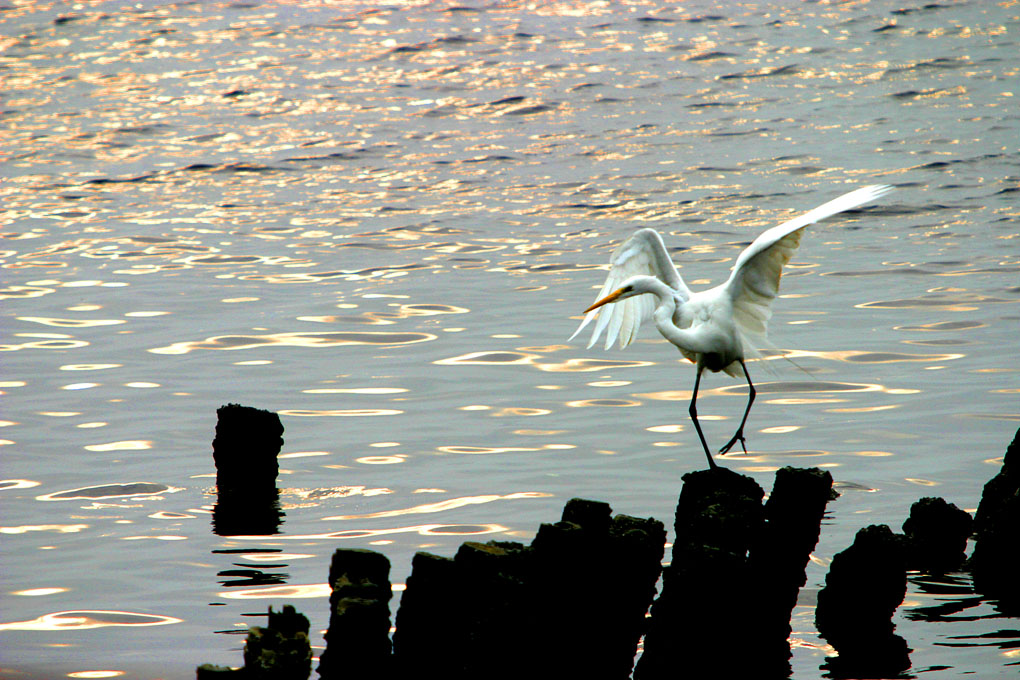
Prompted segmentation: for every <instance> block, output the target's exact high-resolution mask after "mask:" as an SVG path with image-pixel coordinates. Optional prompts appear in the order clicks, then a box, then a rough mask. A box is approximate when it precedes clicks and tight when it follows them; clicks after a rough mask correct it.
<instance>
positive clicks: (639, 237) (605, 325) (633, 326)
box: [570, 228, 691, 349]
mask: <svg viewBox="0 0 1020 680" xmlns="http://www.w3.org/2000/svg"><path fill="white" fill-rule="evenodd" d="M609 264H610V269H609V276H607V277H606V283H605V285H603V286H602V290H601V291H600V292H599V294H598V297H596V298H595V299H596V300H599V299H602V298H604V297H605V296H606V295H609V294H610V293H612V292H613V291H614V290H616V289H617V288H619V287H620V286H621V285H622V284H623V282H624V281H626V280H627V279H629V278H630V277H631V276H636V275H638V274H644V275H647V276H654V277H656V278H658V279H659V280H660V281H663V282H664V283H665V284H666V285H668V286H669V287H670V288H672V289H673V290H675V291H677V294H678V295H679V296H680V298H681V299H682V300H685V301H686V300H687V299H688V298H689V297H690V295H691V292H690V291H689V290H688V289H687V286H686V285H684V282H683V279H681V278H680V273H679V272H677V270H676V265H674V264H673V260H672V259H670V257H669V252H668V251H667V250H666V246H665V245H664V244H663V242H662V237H661V236H659V233H658V232H657V231H655V230H654V229H647V228H646V229H639V230H638V231H636V232H635V233H634V235H633V236H631V237H630V238H628V239H627V240H626V241H624V242H623V243H621V244H620V246H619V247H618V248H617V249H616V250H615V251H614V252H613V256H612V257H611V258H610V260H609ZM655 304H656V303H655V297H654V296H652V295H638V296H635V297H632V298H628V299H626V300H621V301H620V302H617V303H615V304H612V305H606V306H605V307H602V308H600V309H596V310H594V311H591V312H588V314H586V315H585V317H584V321H582V322H581V325H580V326H578V327H577V330H576V331H574V334H573V335H571V336H570V339H571V340H573V339H574V338H575V337H576V336H577V334H578V333H580V332H581V331H582V330H583V329H584V328H585V326H587V325H588V324H589V323H591V322H592V320H593V319H595V318H596V317H598V321H597V322H596V324H595V328H594V330H593V331H592V335H591V341H590V342H589V343H588V347H591V346H592V345H594V344H595V343H596V342H597V341H598V339H599V336H601V335H602V333H603V331H607V332H606V344H605V347H606V349H609V348H610V347H611V346H612V344H613V342H615V341H616V340H617V339H619V341H620V347H621V348H623V347H626V346H627V345H629V344H630V343H631V342H632V341H633V340H634V338H635V337H637V333H638V328H640V327H641V324H642V323H643V322H645V321H646V320H648V319H650V318H652V312H654V311H655Z"/></svg>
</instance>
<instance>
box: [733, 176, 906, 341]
mask: <svg viewBox="0 0 1020 680" xmlns="http://www.w3.org/2000/svg"><path fill="white" fill-rule="evenodd" d="M892 190H893V188H892V187H891V186H888V185H885V184H873V185H871V186H866V187H862V188H860V189H857V190H856V191H851V192H850V193H848V194H844V195H842V196H840V197H839V198H835V199H833V200H831V201H829V202H828V203H825V204H823V205H820V206H818V207H817V208H815V209H814V210H810V211H808V212H806V213H804V214H803V215H800V216H799V217H795V218H793V219H792V220H789V221H788V222H784V223H783V224H780V225H779V226H777V227H772V228H771V229H768V230H767V231H765V232H763V233H762V234H761V235H760V236H758V238H756V239H755V240H754V241H753V242H752V243H751V245H749V246H748V247H747V248H745V249H744V251H743V252H742V253H740V256H739V257H737V262H736V264H734V265H733V272H732V273H731V274H730V277H729V279H727V281H726V283H724V284H723V285H722V287H723V288H725V289H726V291H727V292H728V293H729V295H730V299H731V300H732V301H733V318H734V320H735V321H736V322H737V326H738V327H739V329H740V331H741V332H742V333H743V334H744V335H745V336H747V338H748V339H749V340H751V341H752V342H753V343H755V344H756V346H758V347H767V346H769V345H768V342H767V333H766V332H767V324H768V320H769V318H770V317H771V316H772V301H773V300H774V299H775V297H776V295H777V294H778V292H779V279H780V276H781V275H782V273H783V265H785V264H786V263H787V262H789V261H790V258H791V257H792V256H793V253H794V252H795V251H796V250H797V246H798V245H800V237H801V235H802V234H803V231H804V228H805V227H807V226H808V225H810V224H814V223H815V222H818V221H819V220H823V219H825V218H826V217H830V216H832V215H835V214H836V213H839V212H843V211H844V210H852V209H854V208H857V207H859V206H861V205H864V204H865V203H869V202H871V201H874V200H876V199H878V198H881V197H882V196H885V195H886V194H887V193H889V192H890V191H892Z"/></svg>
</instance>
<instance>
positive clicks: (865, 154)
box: [0, 1, 1020, 679]
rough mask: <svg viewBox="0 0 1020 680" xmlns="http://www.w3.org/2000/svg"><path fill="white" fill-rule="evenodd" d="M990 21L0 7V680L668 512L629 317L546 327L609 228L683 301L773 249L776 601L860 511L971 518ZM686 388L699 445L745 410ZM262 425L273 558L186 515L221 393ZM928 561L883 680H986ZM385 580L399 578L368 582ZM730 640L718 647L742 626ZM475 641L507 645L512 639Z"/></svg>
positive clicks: (94, 671) (84, 669)
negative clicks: (820, 474) (643, 236)
mask: <svg viewBox="0 0 1020 680" xmlns="http://www.w3.org/2000/svg"><path fill="white" fill-rule="evenodd" d="M1018 17H1020V6H1018V5H1016V4H1015V3H1009V2H1003V3H991V2H940V3H931V4H923V5H922V4H921V3H915V4H903V3H897V2H882V1H878V2H870V3H852V2H847V3H839V4H821V3H817V4H816V3H779V4H778V5H775V6H771V5H768V4H765V5H763V4H759V3H719V4H718V5H712V4H710V3H706V2H691V3H684V4H681V5H677V6H676V7H669V6H666V7H660V6H658V5H652V4H644V3H622V2H609V3H595V2H592V3H584V2H563V3H536V4H527V3H518V2H504V3H499V4H495V3H491V4H490V3H474V4H463V5H458V4H444V3H430V2H422V3H412V2H408V3H389V4H386V5H385V6H381V5H378V6H377V5H374V4H369V3H366V4H359V3H353V2H350V3H348V2H343V3H318V2H288V3H271V2H244V3H240V2H238V3H217V2H202V3H198V2H196V3H179V4H163V3H157V2H138V3H132V4H123V3H113V2H82V3H76V4H73V5H71V4H66V3H49V4H46V3H8V4H6V5H2V6H0V45H2V47H3V52H2V54H0V79H2V87H0V92H2V104H0V126H2V127H0V130H2V136H3V140H4V142H3V144H2V145H0V173H2V180H3V181H2V184H0V197H2V203H0V220H2V225H0V237H2V239H3V240H2V243H0V257H2V261H0V266H2V267H3V277H2V280H0V283H2V290H0V297H3V298H4V299H3V302H2V305H3V306H2V307H0V313H2V315H3V318H2V327H0V333H2V337H0V343H2V345H0V350H3V353H2V354H0V371H2V374H0V390H2V391H3V401H2V402H0V403H2V408H3V412H2V416H0V419H2V422H0V424H2V425H3V426H4V427H3V428H2V429H0V437H2V441H0V443H2V444H3V446H2V448H0V452H2V458H0V461H2V465H3V467H2V477H3V479H4V480H5V481H3V482H2V483H0V504H2V505H0V512H2V517H3V520H2V522H3V526H2V527H0V532H2V533H3V535H2V538H0V550H2V574H3V576H2V579H3V588H2V597H3V605H2V610H0V611H2V615H0V650H2V651H0V655H2V656H0V659H2V663H0V668H2V671H0V673H2V675H3V677H19V678H22V677H24V678H53V677H63V676H70V677H93V678H95V677H125V678H156V677H165V678H184V677H190V676H191V675H192V673H193V668H194V666H195V665H197V664H198V663H201V662H214V663H220V664H234V665H237V664H239V663H240V661H241V654H240V649H241V646H242V644H243V637H242V635H243V632H244V631H245V630H246V629H247V626H248V625H251V624H258V623H261V622H262V621H263V619H261V618H260V617H259V614H260V613H263V612H264V611H265V609H266V607H267V606H269V605H274V606H277V607H278V606H279V605H280V604H282V603H285V602H289V603H293V604H295V605H296V606H297V607H298V609H299V610H301V611H303V612H304V613H306V614H307V615H309V617H310V618H311V619H312V630H313V644H315V645H321V643H322V638H321V631H322V629H323V628H325V625H326V621H327V612H326V610H327V602H326V587H325V580H326V575H327V569H328V558H329V556H330V555H331V554H332V551H333V550H334V549H335V548H336V547H338V546H345V547H364V548H372V549H375V550H380V551H382V552H384V553H385V554H386V555H387V556H388V557H389V558H390V560H391V561H392V563H393V579H394V581H395V582H398V583H400V582H402V581H403V579H404V578H405V577H406V575H407V573H408V571H409V567H410V559H411V556H412V555H413V553H414V552H415V551H417V550H422V549H425V550H430V551H433V552H436V553H439V554H444V555H451V554H453V552H454V551H455V550H456V548H457V546H458V545H459V544H460V543H461V542H462V541H464V540H490V539H510V540H513V539H517V540H525V541H526V540H529V539H530V537H531V536H532V535H533V534H534V532H535V530H536V529H537V527H538V524H539V523H540V522H544V521H552V520H555V519H557V518H558V517H559V512H560V510H561V508H562V506H563V504H564V503H565V502H566V500H568V499H569V498H572V497H575V496H580V497H586V498H595V499H600V500H606V501H608V502H609V503H610V504H611V505H612V506H613V508H614V510H615V511H617V512H625V513H628V514H632V515H638V516H654V517H657V518H659V519H662V520H664V521H666V522H667V525H668V524H670V521H671V520H670V518H671V516H672V511H673V506H674V504H675V500H676V496H677V493H678V492H679V488H680V476H681V475H682V474H684V473H685V472H688V471H690V470H693V469H697V468H699V467H700V466H702V465H703V464H704V458H703V454H702V453H701V450H700V446H699V444H698V442H697V438H696V435H695V433H694V431H693V429H692V428H691V427H690V425H689V421H688V419H687V400H688V399H689V397H690V390H691V388H692V383H693V377H694V376H693V371H692V370H691V368H690V366H689V365H686V364H683V363H681V362H680V361H679V357H678V355H677V353H676V352H675V350H674V349H673V348H672V347H669V346H668V344H667V343H665V342H664V341H663V340H661V339H660V338H659V337H658V335H657V334H656V333H655V331H654V329H649V331H648V332H646V333H645V334H644V335H643V339H642V340H640V341H639V342H637V343H636V344H635V345H633V346H631V347H630V348H628V349H627V350H625V351H619V350H612V351H609V352H604V351H602V350H601V349H592V350H586V349H585V348H584V343H581V342H577V341H575V342H573V343H567V342H566V338H568V337H569V336H570V334H571V333H572V332H573V329H574V327H575V326H576V324H577V322H578V320H579V318H580V317H579V314H580V311H581V310H582V309H583V308H584V307H585V306H587V305H588V304H589V303H590V302H591V300H592V299H593V297H594V295H595V293H596V290H597V288H598V286H600V285H601V283H602V280H603V278H604V276H605V272H604V266H605V263H606V261H607V260H608V257H609V254H610V253H611V252H612V248H613V244H614V243H616V242H617V241H619V240H620V239H622V238H624V237H626V236H627V235H628V234H629V233H631V232H632V231H633V230H634V229H636V228H639V227H645V226H652V227H655V228H656V229H658V230H660V231H661V232H662V233H663V234H664V237H665V240H666V242H667V245H669V246H670V247H671V248H673V249H674V250H673V255H674V258H675V259H676V261H677V262H678V264H679V265H680V266H681V271H682V274H683V276H684V278H685V280H686V281H687V282H688V284H690V285H692V287H696V288H700V287H702V286H704V285H705V284H708V283H718V282H719V281H721V280H722V279H723V277H724V276H725V275H726V273H727V271H728V268H729V266H730V265H731V264H732V261H733V259H734V258H735V257H736V255H737V254H738V253H739V251H740V249H741V248H742V247H743V245H744V244H746V243H748V242H749V241H750V240H751V239H752V238H753V237H754V236H755V235H756V234H757V233H758V232H760V231H761V230H763V229H764V228H767V227H768V226H771V225H773V224H777V223H778V222H780V221H782V220H783V219H786V218H788V217H791V216H793V215H794V214H796V213H797V212H798V211H802V210H806V209H808V208H811V207H813V206H815V205H818V204H820V203H822V202H824V201H826V200H828V199H830V198H833V197H835V196H837V195H839V194H840V193H843V192H845V191H849V190H850V189H852V188H855V187H857V186H862V185H865V184H873V183H889V184H894V185H896V186H897V188H898V191H897V192H896V193H895V194H894V195H892V196H891V197H889V198H887V199H885V200H883V202H882V203H881V204H880V205H876V206H874V207H870V208H868V209H866V210H863V211H859V212H856V213H853V214H849V215H845V216H842V217H840V218H838V219H834V220H832V221H830V222H827V223H824V224H821V225H817V226H814V227H811V228H810V229H809V230H808V234H807V236H806V237H805V239H804V242H803V243H802V246H801V249H800V251H799V252H798V254H797V255H796V257H795V258H794V260H793V262H791V265H790V266H789V267H788V269H787V273H786V276H785V278H784V282H783V291H782V292H783V297H782V299H780V300H777V303H776V305H775V307H774V310H775V316H774V317H773V320H772V335H773V337H774V339H775V342H776V343H777V344H778V345H779V346H780V347H782V348H784V349H788V350H790V352H789V356H790V357H791V358H792V359H794V360H795V361H796V362H797V364H798V365H799V366H801V367H802V368H803V369H804V370H799V369H798V368H796V367H793V366H791V365H790V364H788V363H787V362H783V361H772V362H768V363H769V364H770V365H773V366H775V370H774V371H771V372H770V371H768V370H766V368H765V367H763V366H761V365H760V364H755V365H752V366H751V370H752V374H753V375H754V376H755V378H756V380H757V384H758V387H759V399H758V402H757V403H756V405H755V408H754V410H753V411H752V413H751V418H750V420H749V423H748V443H749V447H750V455H747V456H744V455H729V456H726V457H724V458H723V459H721V461H720V462H721V463H722V464H724V465H726V466H728V467H732V468H734V469H737V470H739V471H741V472H744V473H746V474H749V475H751V476H753V477H755V478H756V479H757V480H758V481H759V483H761V484H762V485H763V486H764V487H765V488H769V487H770V486H771V480H772V472H773V471H774V470H775V469H776V468H778V467H781V466H783V465H789V464H793V465H818V466H822V467H825V468H827V469H829V470H831V472H832V473H833V475H834V476H835V477H836V479H837V480H838V483H839V485H840V488H841V490H842V492H843V495H842V497H841V498H840V499H839V500H838V501H836V502H834V503H833V504H831V505H830V517H829V519H828V520H827V522H826V525H825V527H824V530H823V535H822V539H821V541H820V543H819V545H818V548H817V550H816V553H815V561H814V562H813V563H812V564H811V565H810V566H809V573H808V585H807V587H806V589H805V591H804V593H803V597H802V606H800V607H798V609H797V611H796V613H795V619H794V636H793V642H794V645H795V650H794V659H793V665H794V677H795V678H802V679H807V678H816V677H820V675H821V671H820V670H819V666H820V665H821V664H822V663H823V662H824V660H825V655H826V651H827V650H826V649H825V647H824V643H823V641H821V640H820V639H819V638H818V637H817V635H816V633H815V631H814V626H813V611H812V609H811V604H812V602H813V595H814V593H815V592H816V591H817V589H818V588H819V587H820V586H821V585H822V584H823V583H824V576H825V571H826V565H827V563H828V561H829V560H830V559H831V558H832V555H833V554H834V553H836V552H838V551H839V550H842V549H843V548H844V547H846V546H847V545H848V544H849V543H850V541H851V540H852V538H853V535H854V533H855V532H856V531H857V530H858V529H860V528H862V527H863V526H866V525H868V524H873V523H888V524H890V525H891V526H893V528H894V529H898V528H899V526H900V524H901V523H902V521H903V520H904V519H905V518H906V515H907V512H908V509H909V506H910V504H911V503H912V502H914V501H915V500H917V499H918V498H920V497H922V496H929V495H939V496H943V497H945V498H946V499H947V500H949V501H951V502H954V503H956V504H958V505H959V506H960V507H964V508H968V509H971V510H973V509H974V508H975V507H976V505H977V502H978V499H979V498H980V490H981V486H982V485H983V483H984V482H985V481H986V480H987V479H988V478H989V477H991V476H992V475H993V474H994V473H995V472H996V470H997V469H998V466H999V465H1000V463H1001V455H1002V452H1003V451H1004V450H1005V446H1006V444H1007V443H1008V442H1009V441H1010V439H1011V438H1012V436H1013V433H1014V431H1015V430H1016V428H1017V426H1018V421H1020V410H1018V408H1017V397H1018V394H1020V381H1018V368H1017V361H1016V347H1017V341H1016V332H1017V328H1018V320H1020V312H1018V308H1017V304H1018V302H1020V285H1018V281H1020V276H1018V272H1020V245H1018V244H1020V230H1018V227H1017V216H1018V208H1017V200H1016V199H1017V196H1018V193H1017V190H1018V184H1020V162H1018V160H1020V155H1018V148H1017V147H1018V140H1020V134H1018V133H1020V130H1018V127H1020V126H1018V114H1017V100H1016V98H1017V96H1018V95H1020V84H1018V62H1017V60H1016V54H1017V52H1018V41H1017V32H1018V30H1020V21H1018ZM744 395H745V392H744V388H743V387H742V386H741V385H740V384H739V383H738V382H736V381H733V380H731V379H729V378H726V377H725V376H721V375H711V376H708V377H707V378H706V379H705V382H704V383H703V386H702V391H701V394H700V398H699V402H698V404H699V409H700V411H701V413H702V420H703V422H704V424H705V426H706V435H707V436H708V438H709V439H710V440H711V441H713V442H718V443H720V444H721V443H722V441H725V438H726V437H728V436H729V434H730V433H731V431H732V429H733V426H734V425H735V422H736V421H735V420H734V419H735V418H737V417H738V416H739V415H740V413H741V410H742V407H743V402H744ZM228 402H240V403H244V404H248V405H252V406H258V407H261V408H267V409H271V410H274V411H278V412H279V413H280V414H281V418H282V420H283V423H284V425H285V427H286V433H285V434H284V438H285V440H286V444H285V446H284V455H283V457H282V459H281V467H282V468H283V471H282V474H281V477H280V480H279V484H280V487H281V490H282V493H281V499H282V504H283V510H284V513H285V516H284V518H283V522H282V524H281V525H280V529H279V531H280V533H279V534H278V535H276V536H272V537H265V536H261V537H259V536H253V537H236V538H225V537H220V536H217V535H215V534H214V533H213V532H212V530H211V512H212V507H213V504H214V502H215V495H214V494H213V485H214V473H213V467H212V457H211V449H210V442H211V440H212V437H213V428H214V425H215V409H216V408H217V407H218V406H220V405H222V404H225V403H228ZM968 588H969V583H968V582H967V580H966V578H965V577H963V576H962V575H960V576H959V577H953V578H952V579H950V582H949V583H935V584H933V583H930V582H929V581H928V580H925V579H924V578H923V577H921V576H920V575H918V576H916V577H915V578H914V579H913V580H912V583H911V587H910V590H909V592H908V597H907V602H906V603H904V605H903V607H902V608H901V609H900V612H899V613H898V614H897V623H898V632H899V633H900V634H901V635H903V636H904V637H905V638H906V639H907V642H908V644H909V645H910V647H911V648H912V649H913V650H914V651H913V653H912V656H911V658H912V661H913V664H914V668H913V669H912V671H911V674H913V675H915V676H917V677H932V678H955V677H959V676H961V675H965V674H969V675H973V676H976V677H981V678H985V677H996V676H1015V674H1016V664H1017V663H1018V654H1020V652H1018V639H1020V638H1018V634H1017V629H1018V628H1020V626H1018V623H1017V621H1016V619H1008V618H1002V617H1001V616H1000V615H999V614H998V613H997V610H996V609H995V607H994V603H988V602H984V601H982V600H980V599H979V598H976V597H975V596H974V595H973V594H972V593H971V592H970V591H969V589H968ZM398 594H399V593H398ZM726 634H728V635H732V636H733V644H734V647H739V645H740V640H739V626H738V625H735V626H734V629H733V631H730V632H727V633H726ZM508 653H512V650H508Z"/></svg>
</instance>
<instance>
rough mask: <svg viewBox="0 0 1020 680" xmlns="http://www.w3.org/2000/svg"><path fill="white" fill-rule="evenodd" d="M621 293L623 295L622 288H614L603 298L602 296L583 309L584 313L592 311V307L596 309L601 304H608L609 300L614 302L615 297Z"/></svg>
mask: <svg viewBox="0 0 1020 680" xmlns="http://www.w3.org/2000/svg"><path fill="white" fill-rule="evenodd" d="M621 295H623V288H618V289H616V290H614V291H613V292H612V293H610V294H609V295H607V296H605V297H604V298H602V299H601V300H597V301H596V302H595V304H593V305H592V306H591V307H589V308H588V309H586V310H584V313H585V314H587V313H588V312H590V311H592V310H593V309H598V308H599V307H601V306H602V305H608V304H609V303H610V302H616V299H617V298H618V297H620V296H621Z"/></svg>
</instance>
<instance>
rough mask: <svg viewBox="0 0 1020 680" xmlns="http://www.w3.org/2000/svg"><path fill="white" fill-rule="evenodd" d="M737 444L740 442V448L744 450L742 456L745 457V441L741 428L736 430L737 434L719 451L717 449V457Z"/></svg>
mask: <svg viewBox="0 0 1020 680" xmlns="http://www.w3.org/2000/svg"><path fill="white" fill-rule="evenodd" d="M737 442H740V448H742V449H743V450H744V455H747V441H746V440H745V439H744V429H743V428H740V429H739V430H737V433H736V434H735V435H733V437H732V438H731V439H730V440H729V441H728V442H726V444H725V445H724V446H723V447H722V448H721V449H719V455H722V454H724V453H727V452H728V451H729V450H730V449H732V448H733V445H734V444H736V443H737Z"/></svg>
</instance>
